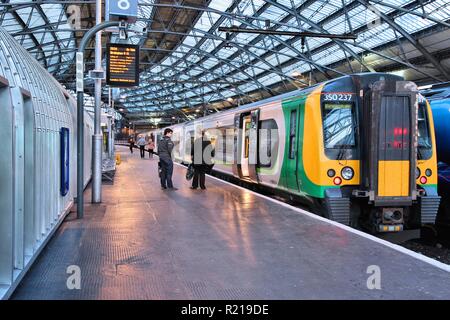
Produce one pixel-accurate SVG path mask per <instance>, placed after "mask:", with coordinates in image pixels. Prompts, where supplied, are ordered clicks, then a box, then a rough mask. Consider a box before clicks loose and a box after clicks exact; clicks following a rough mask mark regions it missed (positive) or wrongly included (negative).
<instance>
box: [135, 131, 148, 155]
mask: <svg viewBox="0 0 450 320" xmlns="http://www.w3.org/2000/svg"><path fill="white" fill-rule="evenodd" d="M146 144H147V141H145V138H144V136H139V139H138V141H137V145H138V146H139V150H140V151H141V158H142V159H144V158H145V145H146Z"/></svg>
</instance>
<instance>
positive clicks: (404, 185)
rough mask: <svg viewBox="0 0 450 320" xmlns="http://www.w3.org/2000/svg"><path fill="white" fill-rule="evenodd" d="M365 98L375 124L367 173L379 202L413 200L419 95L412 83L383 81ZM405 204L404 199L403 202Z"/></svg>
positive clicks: (369, 142)
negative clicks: (414, 139)
mask: <svg viewBox="0 0 450 320" xmlns="http://www.w3.org/2000/svg"><path fill="white" fill-rule="evenodd" d="M368 98H369V99H366V101H365V106H368V108H365V109H366V114H367V112H369V115H368V116H367V115H366V116H365V117H366V119H368V120H369V121H370V122H369V123H372V126H370V127H369V128H368V129H367V131H368V134H367V137H366V139H367V140H366V141H367V143H366V144H367V147H366V148H367V149H366V150H367V157H368V160H369V161H368V162H369V166H368V167H366V170H367V171H368V172H366V173H365V174H366V176H367V177H368V178H369V179H368V180H369V183H370V189H371V190H373V191H374V195H373V196H372V197H373V200H374V201H375V205H386V204H387V203H389V202H390V201H394V203H395V204H398V203H400V202H399V201H404V203H409V202H410V201H411V200H413V198H414V197H415V195H414V192H413V190H414V189H415V181H414V172H415V168H416V159H417V154H416V150H415V148H414V141H413V137H415V136H416V132H417V125H415V124H416V123H417V105H418V100H417V94H416V87H415V85H413V84H411V83H410V82H406V81H405V82H403V81H401V82H399V81H397V82H391V81H380V82H376V83H375V84H374V85H373V86H372V90H371V91H369V93H368ZM402 203H403V202H402Z"/></svg>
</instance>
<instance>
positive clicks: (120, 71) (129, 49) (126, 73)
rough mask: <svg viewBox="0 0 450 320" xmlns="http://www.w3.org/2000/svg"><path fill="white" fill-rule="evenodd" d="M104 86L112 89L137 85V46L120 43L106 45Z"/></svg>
mask: <svg viewBox="0 0 450 320" xmlns="http://www.w3.org/2000/svg"><path fill="white" fill-rule="evenodd" d="M106 84H108V85H110V86H112V87H134V86H138V85H139V46H137V45H132V44H120V43H109V44H107V45H106Z"/></svg>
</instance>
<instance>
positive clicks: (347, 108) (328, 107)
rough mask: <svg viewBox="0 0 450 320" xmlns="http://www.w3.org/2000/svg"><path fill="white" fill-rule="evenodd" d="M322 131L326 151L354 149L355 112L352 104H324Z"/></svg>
mask: <svg viewBox="0 0 450 320" xmlns="http://www.w3.org/2000/svg"><path fill="white" fill-rule="evenodd" d="M323 131H324V139H325V148H326V149H339V148H348V149H351V148H354V147H356V137H355V112H354V106H353V104H352V103H345V104H343V103H325V104H324V107H323Z"/></svg>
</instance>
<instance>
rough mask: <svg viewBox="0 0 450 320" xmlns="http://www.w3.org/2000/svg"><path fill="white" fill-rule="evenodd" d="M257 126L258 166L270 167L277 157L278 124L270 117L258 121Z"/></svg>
mask: <svg viewBox="0 0 450 320" xmlns="http://www.w3.org/2000/svg"><path fill="white" fill-rule="evenodd" d="M259 127H260V132H259V139H258V141H259V146H258V150H259V154H258V166H259V167H265V168H270V167H272V165H273V163H275V161H276V158H277V150H278V125H277V123H276V121H275V120H273V119H270V120H262V121H260V123H259Z"/></svg>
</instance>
